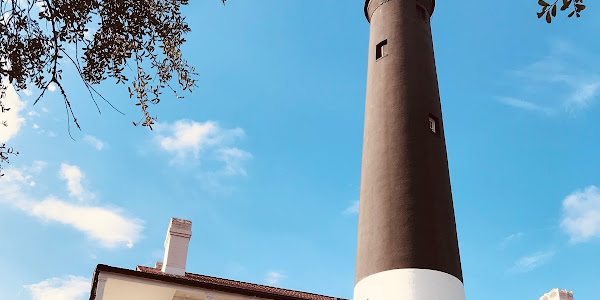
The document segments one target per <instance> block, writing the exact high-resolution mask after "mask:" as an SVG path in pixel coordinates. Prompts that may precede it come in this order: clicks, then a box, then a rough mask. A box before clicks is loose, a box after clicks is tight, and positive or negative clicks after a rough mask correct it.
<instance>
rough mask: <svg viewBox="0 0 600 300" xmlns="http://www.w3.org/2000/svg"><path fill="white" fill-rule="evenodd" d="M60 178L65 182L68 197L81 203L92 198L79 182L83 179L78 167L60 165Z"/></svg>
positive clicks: (83, 176)
mask: <svg viewBox="0 0 600 300" xmlns="http://www.w3.org/2000/svg"><path fill="white" fill-rule="evenodd" d="M59 175H60V178H61V179H64V180H66V181H67V190H69V195H71V196H72V197H75V198H77V199H79V200H80V201H83V200H85V199H90V198H93V197H94V195H93V194H92V193H91V192H89V191H87V190H86V189H85V188H84V187H83V185H82V183H81V181H82V180H83V179H84V178H85V175H84V174H83V172H81V169H79V167H78V166H74V165H69V164H65V163H63V164H61V165H60V173H59Z"/></svg>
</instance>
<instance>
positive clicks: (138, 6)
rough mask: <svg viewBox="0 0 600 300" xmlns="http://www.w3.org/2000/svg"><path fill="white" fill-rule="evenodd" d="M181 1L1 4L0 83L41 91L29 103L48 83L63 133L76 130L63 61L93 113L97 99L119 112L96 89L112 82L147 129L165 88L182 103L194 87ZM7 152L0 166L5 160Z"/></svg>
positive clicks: (22, 0)
mask: <svg viewBox="0 0 600 300" xmlns="http://www.w3.org/2000/svg"><path fill="white" fill-rule="evenodd" d="M221 1H222V2H223V4H225V0H221ZM187 4H188V0H0V79H5V78H7V79H8V82H9V83H10V84H12V85H13V86H14V87H15V89H16V90H23V89H26V88H27V87H28V86H30V85H33V86H35V87H36V88H37V89H39V91H40V92H39V95H38V97H37V98H36V100H35V102H34V104H35V103H37V102H38V101H39V100H40V99H41V98H42V97H43V96H44V94H45V92H46V91H47V90H48V88H49V86H50V85H51V84H53V85H54V86H55V87H56V88H57V90H58V91H59V92H60V94H61V96H62V98H63V101H64V104H65V111H66V113H67V124H68V127H69V134H70V121H71V120H72V121H73V123H74V124H75V125H76V126H77V128H79V129H81V127H80V124H79V121H78V120H77V118H76V117H75V113H74V111H73V109H72V106H71V102H70V99H69V98H68V96H67V92H66V91H65V89H64V88H63V85H62V83H63V79H62V69H63V68H62V64H64V63H65V62H67V63H70V64H72V65H73V66H74V67H75V69H76V71H77V72H78V74H79V76H80V78H81V80H82V82H83V84H84V85H85V87H86V88H87V90H88V92H89V95H90V98H91V100H92V101H93V103H94V104H95V106H96V108H97V109H98V112H99V113H100V107H99V106H98V104H97V102H96V100H100V99H101V100H103V101H105V102H106V103H108V104H109V105H110V106H111V107H112V108H114V109H115V110H117V109H116V108H115V107H114V106H113V105H112V103H110V102H109V101H108V100H107V99H105V98H104V97H103V96H102V95H101V94H100V93H99V92H98V91H97V90H96V89H95V87H94V86H95V85H96V84H99V83H101V82H103V81H105V80H106V79H108V78H114V79H115V81H116V83H118V84H124V83H126V82H130V86H129V96H130V98H135V100H136V105H137V106H139V107H140V110H141V112H142V118H141V120H140V121H138V122H133V124H134V125H136V126H137V125H142V126H147V127H148V128H150V129H152V125H153V124H154V121H155V120H156V117H154V116H152V115H151V114H150V112H149V110H148V108H149V105H148V104H149V103H152V104H157V103H159V102H160V99H161V98H160V97H161V95H162V90H163V89H164V88H168V89H169V90H170V91H172V92H173V93H174V94H175V96H176V97H177V98H183V97H182V96H180V93H178V91H186V90H189V91H191V90H192V88H193V87H194V86H195V82H196V81H195V76H196V75H197V74H196V73H195V70H194V68H193V67H192V66H190V65H189V64H188V63H187V61H186V60H185V59H184V58H183V54H182V53H181V46H182V45H183V43H184V42H185V39H184V38H183V36H184V35H185V34H186V33H188V32H189V31H190V28H189V27H188V25H187V23H186V20H185V17H183V16H182V15H181V13H180V8H181V7H182V6H184V5H187ZM90 28H98V30H97V31H96V32H90ZM66 49H70V50H66ZM73 52H74V53H73ZM130 79H131V80H130ZM175 82H176V84H175ZM4 88H5V87H4V86H2V82H0V92H1V93H0V108H1V112H6V111H8V110H9V109H10V108H5V107H4V105H3V104H2V99H3V97H4V90H5V89H4ZM117 111H118V110H117ZM3 147H4V148H2V149H11V148H7V147H6V146H5V145H3ZM3 151H4V150H3ZM7 151H8V150H7ZM11 151H12V150H11ZM6 153H8V152H2V160H1V161H0V164H1V163H2V162H8V157H7V156H6V155H5V154H6ZM11 153H15V152H11Z"/></svg>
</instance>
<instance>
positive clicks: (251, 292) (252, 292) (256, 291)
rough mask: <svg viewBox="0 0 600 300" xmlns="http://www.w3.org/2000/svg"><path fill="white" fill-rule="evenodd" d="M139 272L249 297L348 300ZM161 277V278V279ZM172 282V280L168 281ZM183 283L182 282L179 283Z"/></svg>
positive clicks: (148, 270) (203, 277) (227, 281)
mask: <svg viewBox="0 0 600 300" xmlns="http://www.w3.org/2000/svg"><path fill="white" fill-rule="evenodd" d="M137 270H138V271H139V272H143V273H147V274H154V275H159V276H160V277H164V278H165V279H167V278H177V279H180V280H181V279H184V280H188V281H190V282H191V283H192V282H193V283H196V284H193V285H197V284H201V285H202V286H204V287H206V288H210V289H215V290H221V291H225V292H230V293H239V294H244V295H248V296H257V297H264V298H271V299H290V300H291V299H301V300H347V299H343V298H336V297H330V296H324V295H318V294H312V293H307V292H301V291H294V290H288V289H282V288H277V287H272V286H266V285H261V284H255V283H248V282H242V281H236V280H231V279H223V278H218V277H212V276H206V275H199V274H193V273H185V276H180V275H172V274H166V273H163V272H161V270H160V269H156V268H152V267H144V266H138V267H137ZM160 277H159V278H160ZM167 281H170V280H167ZM179 283H182V282H179ZM182 284H183V283H182Z"/></svg>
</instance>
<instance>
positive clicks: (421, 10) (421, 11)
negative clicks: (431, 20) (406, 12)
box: [417, 4, 428, 22]
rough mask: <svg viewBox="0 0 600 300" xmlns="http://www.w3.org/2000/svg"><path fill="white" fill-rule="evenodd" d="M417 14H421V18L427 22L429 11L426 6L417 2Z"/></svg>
mask: <svg viewBox="0 0 600 300" xmlns="http://www.w3.org/2000/svg"><path fill="white" fill-rule="evenodd" d="M417 16H419V18H420V19H421V20H423V21H425V22H427V19H428V18H427V11H425V8H423V6H421V5H419V4H417Z"/></svg>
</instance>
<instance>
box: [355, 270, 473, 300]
mask: <svg viewBox="0 0 600 300" xmlns="http://www.w3.org/2000/svg"><path fill="white" fill-rule="evenodd" d="M353 299H354V300H399V299H402V300H465V289H464V285H463V283H462V282H461V281H460V280H459V279H458V278H456V277H454V276H452V275H450V274H447V273H444V272H440V271H435V270H428V269H394V270H388V271H383V272H379V273H375V274H372V275H369V276H367V277H365V278H363V279H361V280H360V281H359V282H358V283H357V284H356V286H354V298H353Z"/></svg>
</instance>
